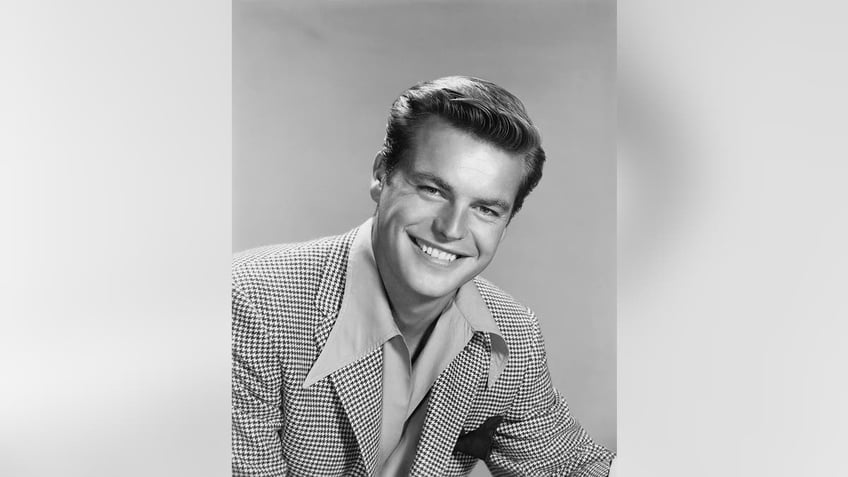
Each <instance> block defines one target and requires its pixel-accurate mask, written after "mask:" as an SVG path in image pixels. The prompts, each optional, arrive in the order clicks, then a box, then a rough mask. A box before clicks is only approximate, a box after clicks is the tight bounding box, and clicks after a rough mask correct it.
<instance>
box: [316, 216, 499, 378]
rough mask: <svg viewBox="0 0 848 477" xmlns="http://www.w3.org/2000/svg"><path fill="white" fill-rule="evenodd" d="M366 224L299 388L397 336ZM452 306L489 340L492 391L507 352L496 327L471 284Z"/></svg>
mask: <svg viewBox="0 0 848 477" xmlns="http://www.w3.org/2000/svg"><path fill="white" fill-rule="evenodd" d="M371 224H372V219H371V218H369V219H368V220H367V221H365V223H364V224H362V225H361V226H359V228H358V230H357V232H356V237H354V239H353V243H352V244H351V248H350V255H349V258H348V263H347V273H346V279H345V289H344V295H343V297H342V304H341V308H340V309H339V315H338V318H337V319H336V323H335V325H334V326H333V330H332V331H331V332H330V336H329V337H328V338H327V342H326V344H325V345H324V348H323V349H322V350H321V354H320V355H319V356H318V359H317V360H316V361H315V363H314V364H313V365H312V368H311V369H310V371H309V374H308V375H307V376H306V380H305V381H304V383H303V387H304V388H307V387H309V386H311V385H313V384H315V383H316V382H318V381H320V380H321V379H323V378H325V377H326V376H329V375H330V374H332V373H334V372H335V371H337V370H339V369H341V368H343V367H345V366H347V365H348V364H351V363H353V362H355V361H358V360H359V359H361V358H363V357H365V356H367V355H369V354H371V353H372V352H373V351H374V350H375V349H377V348H379V347H381V346H382V345H383V343H385V342H386V341H388V340H389V339H391V338H392V337H394V336H397V335H399V334H400V330H398V327H397V325H396V324H395V321H394V318H392V312H391V308H390V307H389V300H388V298H387V297H386V292H385V289H384V288H383V282H382V280H380V274H379V271H378V270H377V262H376V260H375V259H374V250H373V248H372V244H371ZM451 306H452V307H455V308H456V309H457V310H458V311H459V312H460V314H461V315H462V316H463V318H464V319H465V321H466V322H467V324H468V326H470V328H471V329H472V330H473V331H474V332H482V333H488V334H489V336H490V337H491V338H492V339H491V341H492V360H491V365H490V367H489V380H488V383H489V386H491V385H492V384H493V383H494V382H495V381H496V380H497V378H498V376H500V373H501V372H502V371H503V368H504V367H505V366H506V360H507V357H508V355H509V353H508V350H507V347H506V342H505V341H504V339H503V336H502V335H501V333H500V330H499V329H498V325H497V324H496V323H495V320H494V318H493V317H492V313H491V312H490V311H489V307H487V306H486V303H485V302H484V301H483V297H481V296H480V292H479V291H478V290H477V286H476V285H475V284H474V281H473V280H471V281H469V282H467V283H465V284H464V285H463V286H462V287H460V288H459V291H458V292H457V295H456V298H455V299H454V303H453V304H452V305H451Z"/></svg>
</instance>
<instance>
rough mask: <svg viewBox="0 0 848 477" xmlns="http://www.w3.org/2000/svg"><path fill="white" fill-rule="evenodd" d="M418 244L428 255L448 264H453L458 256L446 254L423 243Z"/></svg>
mask: <svg viewBox="0 0 848 477" xmlns="http://www.w3.org/2000/svg"><path fill="white" fill-rule="evenodd" d="M415 242H416V243H417V244H418V247H419V248H420V249H421V250H422V251H423V252H424V253H426V254H427V255H429V256H431V257H434V258H438V259H439V260H444V261H446V262H453V261H454V260H456V255H454V254H452V253H448V252H445V251H443V250H439V249H437V248H434V247H430V246H429V245H424V244H423V243H421V242H418V241H417V240H416V241H415Z"/></svg>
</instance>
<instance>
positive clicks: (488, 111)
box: [379, 76, 545, 215]
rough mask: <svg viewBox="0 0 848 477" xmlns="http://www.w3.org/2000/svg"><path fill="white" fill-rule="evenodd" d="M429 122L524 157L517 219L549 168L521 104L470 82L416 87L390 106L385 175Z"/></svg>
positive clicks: (459, 79)
mask: <svg viewBox="0 0 848 477" xmlns="http://www.w3.org/2000/svg"><path fill="white" fill-rule="evenodd" d="M431 117H438V118H441V119H442V120H444V121H446V122H447V123H448V124H450V125H451V126H453V127H455V128H457V129H459V130H462V131H465V132H467V133H470V134H472V135H473V136H475V137H477V138H478V139H480V140H483V141H486V142H488V143H491V144H493V145H495V146H497V147H499V148H500V149H502V150H503V151H505V152H507V153H511V154H515V155H521V156H523V158H524V165H525V173H524V177H523V178H522V180H521V183H520V185H519V187H518V193H517V194H516V197H515V203H514V204H513V208H512V215H515V214H516V213H517V212H518V211H519V209H521V206H522V205H523V204H524V199H525V198H526V197H527V195H528V194H530V191H532V190H533V188H535V187H536V185H537V184H538V183H539V180H541V178H542V167H543V166H544V163H545V151H544V150H543V149H542V137H541V135H540V134H539V130H538V129H536V126H534V125H533V122H532V121H530V117H529V116H527V111H525V109H524V105H523V104H522V103H521V101H520V100H519V99H518V98H516V97H515V96H514V95H513V94H512V93H510V92H509V91H507V90H505V89H503V88H501V87H500V86H498V85H496V84H494V83H492V82H490V81H486V80H482V79H479V78H472V77H469V76H447V77H444V78H439V79H436V80H432V81H424V82H422V83H418V84H417V85H415V86H413V87H412V88H409V89H408V90H406V91H405V92H404V93H403V94H401V95H400V97H399V98H398V99H397V100H395V102H394V104H392V109H391V112H390V113H389V119H388V123H387V124H386V138H385V140H384V142H383V148H382V149H381V150H380V153H379V155H380V156H381V159H380V160H381V161H382V164H383V166H384V168H385V170H386V173H387V175H389V174H391V172H392V171H393V170H394V168H395V167H396V166H397V165H398V164H399V163H400V161H401V160H402V159H403V156H404V155H405V154H406V153H407V152H409V151H410V150H411V148H412V147H413V145H414V143H413V138H414V137H415V131H416V130H417V128H418V127H419V126H420V125H421V124H423V123H424V122H425V121H426V120H427V119H429V118H431Z"/></svg>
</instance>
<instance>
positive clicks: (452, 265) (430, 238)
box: [371, 118, 524, 305]
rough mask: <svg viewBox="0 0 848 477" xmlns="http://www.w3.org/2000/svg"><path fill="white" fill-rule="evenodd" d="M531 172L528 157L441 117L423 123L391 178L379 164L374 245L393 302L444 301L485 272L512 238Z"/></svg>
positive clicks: (374, 195)
mask: <svg viewBox="0 0 848 477" xmlns="http://www.w3.org/2000/svg"><path fill="white" fill-rule="evenodd" d="M523 173H524V166H523V160H522V159H521V158H520V157H518V156H515V155H512V154H509V153H507V152H504V151H502V150H500V149H498V148H497V147H495V146H493V145H491V144H488V143H486V142H483V141H481V140H479V139H477V138H475V137H473V136H471V135H469V134H467V133H465V132H463V131H461V130H458V129H456V128H454V127H452V126H450V125H449V124H448V123H446V122H444V121H442V120H440V119H438V118H431V119H429V120H427V121H426V122H424V123H423V124H422V125H421V127H420V128H419V129H418V131H417V134H416V137H415V140H414V147H413V148H412V150H411V151H409V153H408V154H407V155H406V157H404V158H403V159H402V160H401V161H400V163H399V164H398V165H397V167H396V169H395V170H394V171H393V172H392V174H391V177H390V178H388V179H385V178H384V174H385V171H384V170H382V168H381V167H375V170H374V180H373V182H372V187H371V196H372V198H373V199H374V200H375V201H376V202H377V212H376V215H375V219H374V225H373V227H374V228H373V232H372V240H373V244H374V254H375V258H376V260H377V267H378V269H379V271H380V276H381V277H382V279H383V283H384V285H385V286H386V289H387V291H388V292H389V294H390V296H391V298H392V300H406V301H408V302H409V303H408V304H412V303H416V302H421V301H422V300H423V301H428V300H433V299H439V298H443V297H446V296H448V295H452V294H453V293H454V292H455V291H456V290H457V289H458V288H459V287H460V286H462V285H463V284H464V283H465V282H467V281H468V280H471V279H472V278H474V277H475V276H476V275H478V274H479V273H480V272H482V271H483V269H485V268H486V266H488V265H489V262H491V261H492V258H494V256H495V252H496V251H497V249H498V244H500V242H501V240H502V239H503V237H504V233H505V232H506V226H507V224H508V223H509V218H510V212H511V210H512V207H513V203H514V201H515V196H516V194H517V192H518V188H519V184H520V182H521V178H522V175H523ZM381 179H382V180H381ZM395 305H399V303H395Z"/></svg>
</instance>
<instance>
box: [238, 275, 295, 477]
mask: <svg viewBox="0 0 848 477" xmlns="http://www.w3.org/2000/svg"><path fill="white" fill-rule="evenodd" d="M232 313H233V378H232V379H233V382H232V387H233V390H232V391H233V397H232V400H233V425H232V433H233V436H232V438H233V475H234V476H248V475H250V476H259V475H262V476H281V475H285V473H286V463H285V461H283V451H282V443H281V440H280V429H281V427H282V423H283V413H282V393H281V383H282V370H281V369H280V363H279V356H278V354H277V350H276V349H275V347H274V346H273V344H272V340H271V339H270V338H269V336H268V330H267V327H266V324H265V322H264V318H263V317H262V316H261V315H260V313H259V312H258V311H257V309H256V307H255V306H254V304H253V303H252V302H251V301H250V299H249V298H248V297H247V295H246V294H245V293H244V292H243V291H242V290H241V289H240V288H239V287H238V285H236V284H233V306H232Z"/></svg>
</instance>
